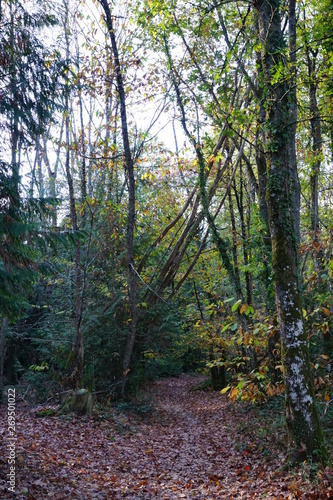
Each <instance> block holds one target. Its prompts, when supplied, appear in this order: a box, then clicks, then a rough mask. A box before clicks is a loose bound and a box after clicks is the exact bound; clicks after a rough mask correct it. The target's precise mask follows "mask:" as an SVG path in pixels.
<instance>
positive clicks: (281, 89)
mask: <svg viewBox="0 0 333 500" xmlns="http://www.w3.org/2000/svg"><path fill="white" fill-rule="evenodd" d="M280 5H281V4H280V0H259V1H257V2H256V3H255V9H256V10H257V15H258V23H259V33H258V36H259V43H260V44H261V46H262V51H261V57H262V72H261V74H260V75H259V78H260V80H261V85H262V88H263V89H264V91H265V95H266V103H265V106H266V125H265V143H266V163H267V194H266V200H267V206H268V213H269V226H270V233H271V239H272V267H273V271H274V287H275V301H276V308H277V313H278V318H279V328H280V336H281V350H282V360H283V377H284V384H285V395H286V418H287V426H288V435H289V447H290V453H291V455H290V456H291V458H292V459H295V460H299V459H303V458H304V457H306V455H313V454H314V452H315V451H316V452H318V453H319V454H320V457H321V459H322V460H326V459H327V451H326V449H325V446H324V443H323V437H322V432H321V427H320V422H319V418H318V413H317V408H316V404H315V398H314V390H313V384H312V374H311V365H310V360H309V354H308V348H307V335H306V332H305V329H304V324H303V318H302V305H301V295H300V289H299V272H298V259H297V231H298V228H297V224H298V218H297V217H296V221H295V210H297V203H296V204H295V196H294V189H295V187H296V186H295V183H294V180H295V178H296V176H297V172H295V171H294V170H295V168H296V163H295V154H294V151H293V148H294V147H295V136H294V134H295V127H294V123H293V120H294V117H295V109H294V107H295V106H296V102H294V101H293V100H292V101H291V102H290V99H293V96H292V93H291V94H290V92H289V91H290V88H289V84H288V82H286V80H285V78H280V79H278V81H277V82H276V83H274V78H273V77H274V76H275V74H276V71H277V68H281V67H286V62H287V61H286V60H285V57H284V53H285V43H284V39H283V34H282V30H281V18H280Z"/></svg>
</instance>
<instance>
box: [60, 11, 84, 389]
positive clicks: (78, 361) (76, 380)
mask: <svg viewBox="0 0 333 500" xmlns="http://www.w3.org/2000/svg"><path fill="white" fill-rule="evenodd" d="M65 9H66V17H65V26H64V28H65V39H66V57H67V61H69V39H68V29H67V22H68V3H66V2H65ZM65 110H66V117H65V135H66V160H65V170H66V177H67V183H68V190H69V205H70V206H69V208H70V216H71V221H72V227H73V231H77V230H78V228H79V227H78V220H77V212H76V207H75V195H74V186H73V178H72V174H71V169H70V130H69V125H70V124H69V85H68V79H67V78H66V85H65ZM74 280H75V344H74V363H75V365H74V370H73V372H72V374H71V381H72V383H73V384H74V385H75V386H77V387H79V386H80V385H81V383H82V377H83V366H84V346H83V335H82V310H83V289H82V276H81V246H80V243H79V242H77V243H76V247H75V263H74Z"/></svg>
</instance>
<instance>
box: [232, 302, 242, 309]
mask: <svg viewBox="0 0 333 500" xmlns="http://www.w3.org/2000/svg"><path fill="white" fill-rule="evenodd" d="M241 302H242V301H241V300H237V302H235V303H234V305H233V306H232V308H231V310H232V312H235V311H237V309H238V308H239V306H240V304H241Z"/></svg>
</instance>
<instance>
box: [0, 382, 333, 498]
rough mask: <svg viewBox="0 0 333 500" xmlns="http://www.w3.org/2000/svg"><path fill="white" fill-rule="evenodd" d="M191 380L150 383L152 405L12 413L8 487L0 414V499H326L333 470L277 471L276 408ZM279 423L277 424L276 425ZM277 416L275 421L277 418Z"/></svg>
mask: <svg viewBox="0 0 333 500" xmlns="http://www.w3.org/2000/svg"><path fill="white" fill-rule="evenodd" d="M197 384H198V377H195V376H191V375H183V376H181V377H179V378H168V379H163V380H158V381H156V382H154V383H152V384H150V385H149V386H148V388H147V397H148V398H149V400H152V401H153V402H154V405H155V406H156V410H155V411H150V410H149V408H148V406H147V405H146V409H147V408H148V410H149V411H146V410H145V411H144V412H143V415H141V418H136V416H135V414H134V413H133V412H132V413H131V411H130V409H131V405H128V408H127V409H128V411H127V413H126V412H124V411H123V412H122V411H118V412H113V413H112V414H111V413H110V412H106V413H102V412H101V411H100V410H98V409H97V410H96V411H94V413H93V415H92V416H91V417H76V416H74V415H67V416H59V415H58V416H47V417H42V418H41V417H38V416H37V413H38V411H39V410H40V409H41V408H37V409H36V408H32V409H31V408H29V407H27V406H24V405H23V404H22V405H21V404H19V405H18V406H17V412H16V437H17V440H16V450H15V452H16V485H15V491H16V493H15V494H12V493H11V492H9V491H8V473H9V465H8V448H7V441H8V423H7V412H6V406H5V405H2V406H1V415H0V437H1V441H0V450H1V451H0V498H1V499H7V498H19V499H28V500H34V499H36V500H44V499H48V498H51V499H55V500H65V499H71V500H76V499H78V500H79V499H80V500H81V499H87V500H89V499H101V500H102V499H122V498H129V499H131V498H132V499H147V500H149V499H153V498H160V499H170V500H171V499H172V500H173V499H174V500H178V499H180V498H186V499H215V498H222V499H256V498H258V499H261V498H262V499H264V498H267V499H276V500H280V499H295V498H296V499H297V498H301V499H303V498H304V499H310V500H311V499H324V498H325V499H328V498H333V471H332V469H330V468H328V467H327V468H326V469H324V470H320V469H319V468H318V469H317V468H316V467H315V466H314V465H312V464H308V463H303V464H301V465H300V466H299V467H297V468H294V469H292V470H284V469H283V467H282V465H283V462H284V460H285V453H286V450H285V443H286V433H285V430H284V428H283V425H282V423H281V425H280V427H279V419H278V418H277V415H276V413H277V412H278V411H282V410H279V409H275V411H274V413H273V412H272V413H271V414H270V413H269V412H266V413H265V412H262V411H259V409H258V408H256V407H254V406H249V405H248V404H244V403H234V404H233V403H230V402H229V400H228V398H227V396H225V395H221V394H219V393H217V392H213V391H203V390H195V391H193V390H191V388H193V386H195V385H197ZM277 422H278V424H277ZM280 422H282V418H280Z"/></svg>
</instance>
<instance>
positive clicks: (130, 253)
mask: <svg viewBox="0 0 333 500" xmlns="http://www.w3.org/2000/svg"><path fill="white" fill-rule="evenodd" d="M99 2H100V4H101V5H102V7H103V9H104V13H105V18H106V25H107V28H108V31H109V35H110V41H111V47H112V53H113V58H114V65H115V72H116V80H117V90H118V95H119V102H120V117H121V126H122V138H123V148H124V156H125V168H126V174H127V180H128V210H127V266H128V295H129V303H130V311H131V321H130V332H129V335H128V337H127V343H126V348H125V354H124V364H123V370H124V371H123V383H122V393H123V394H124V392H125V386H126V377H127V374H128V372H129V369H130V364H131V359H132V353H133V347H134V342H135V337H136V327H137V285H136V274H135V268H134V247H133V241H134V223H135V178H134V165H133V158H132V154H131V149H130V143H129V136H128V127H127V113H126V96H125V88H124V82H123V75H122V71H121V65H120V60H119V54H118V46H117V40H116V36H115V32H114V27H113V21H112V16H111V12H110V8H109V4H108V1H107V0H99Z"/></svg>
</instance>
